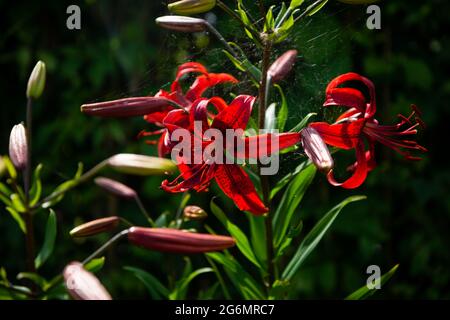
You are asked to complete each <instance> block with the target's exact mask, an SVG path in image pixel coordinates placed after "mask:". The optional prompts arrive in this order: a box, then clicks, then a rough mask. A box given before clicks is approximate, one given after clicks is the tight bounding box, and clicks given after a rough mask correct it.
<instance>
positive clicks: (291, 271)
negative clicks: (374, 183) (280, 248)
mask: <svg viewBox="0 0 450 320" xmlns="http://www.w3.org/2000/svg"><path fill="white" fill-rule="evenodd" d="M365 198H366V197H365V196H353V197H348V198H347V199H345V200H344V201H342V202H341V203H339V204H338V205H337V206H335V207H334V208H333V209H331V210H330V211H328V212H327V213H326V214H325V216H323V218H322V219H320V220H319V222H318V223H317V224H316V225H315V226H314V228H313V229H312V230H311V231H310V232H309V233H308V234H307V235H306V236H305V238H304V239H303V241H302V242H301V243H300V246H299V248H298V249H297V252H296V253H295V255H294V256H293V258H292V259H291V261H290V262H289V264H288V265H287V267H286V269H285V270H284V272H283V275H282V279H284V280H290V279H291V278H292V277H293V276H294V275H295V273H296V272H297V270H298V269H299V268H300V266H301V265H302V263H303V262H304V261H305V259H306V258H307V257H308V256H309V254H310V253H311V252H312V251H313V250H314V248H315V247H316V246H317V244H318V243H319V242H320V240H321V239H322V238H323V236H324V235H325V233H326V232H327V231H328V229H329V228H330V227H331V225H332V224H333V222H334V220H335V219H336V218H337V216H338V215H339V213H340V212H341V210H342V209H343V208H344V207H345V206H346V205H347V204H349V203H351V202H355V201H359V200H363V199H365Z"/></svg>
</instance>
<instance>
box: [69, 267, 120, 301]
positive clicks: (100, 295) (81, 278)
mask: <svg viewBox="0 0 450 320" xmlns="http://www.w3.org/2000/svg"><path fill="white" fill-rule="evenodd" d="M63 277H64V282H65V285H66V288H67V292H68V293H69V294H70V296H71V297H72V298H73V299H75V300H112V298H111V295H110V294H109V293H108V291H107V290H106V289H105V287H104V286H103V285H102V284H101V283H100V281H99V280H98V279H97V277H96V276H94V275H93V274H92V273H91V272H89V271H87V270H86V269H84V268H83V265H82V264H81V263H80V262H77V261H74V262H71V263H69V264H68V265H67V266H66V268H65V269H64V271H63Z"/></svg>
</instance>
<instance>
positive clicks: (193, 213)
mask: <svg viewBox="0 0 450 320" xmlns="http://www.w3.org/2000/svg"><path fill="white" fill-rule="evenodd" d="M183 215H184V217H185V218H186V219H189V220H203V219H205V218H206V217H208V214H207V213H206V212H205V210H203V209H202V208H200V207H197V206H187V207H185V208H184V210H183Z"/></svg>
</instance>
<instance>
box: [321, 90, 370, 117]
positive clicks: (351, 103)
mask: <svg viewBox="0 0 450 320" xmlns="http://www.w3.org/2000/svg"><path fill="white" fill-rule="evenodd" d="M326 94H327V97H326V101H325V103H324V104H323V105H324V107H327V106H345V107H348V108H356V109H358V110H359V111H360V112H365V111H366V98H365V97H364V95H363V94H362V93H361V91H359V90H356V89H353V88H333V89H330V90H329V91H327V93H326Z"/></svg>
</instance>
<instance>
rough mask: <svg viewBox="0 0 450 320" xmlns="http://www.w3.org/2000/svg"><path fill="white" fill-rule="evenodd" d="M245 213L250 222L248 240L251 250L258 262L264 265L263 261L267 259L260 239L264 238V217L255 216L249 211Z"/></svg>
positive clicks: (264, 247)
mask: <svg viewBox="0 0 450 320" xmlns="http://www.w3.org/2000/svg"><path fill="white" fill-rule="evenodd" d="M246 215H247V218H248V220H249V223H250V242H251V244H252V248H253V251H254V253H255V256H256V259H258V261H259V263H260V264H261V265H263V266H265V265H266V263H265V262H266V260H267V250H266V244H265V241H261V239H264V238H265V236H266V225H265V219H266V218H265V217H261V216H255V215H254V214H251V213H247V214H246Z"/></svg>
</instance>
